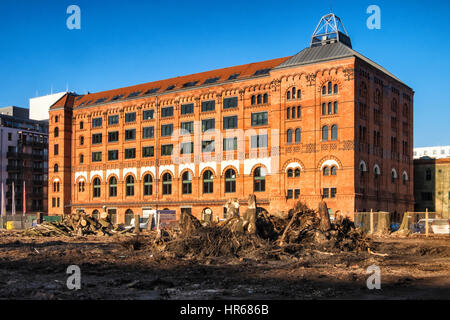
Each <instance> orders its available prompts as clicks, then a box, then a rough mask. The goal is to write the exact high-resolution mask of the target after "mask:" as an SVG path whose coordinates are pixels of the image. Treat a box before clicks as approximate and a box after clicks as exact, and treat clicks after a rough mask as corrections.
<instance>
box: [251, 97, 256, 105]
mask: <svg viewBox="0 0 450 320" xmlns="http://www.w3.org/2000/svg"><path fill="white" fill-rule="evenodd" d="M255 103H256V97H255V96H254V95H253V96H252V105H254V104H255Z"/></svg>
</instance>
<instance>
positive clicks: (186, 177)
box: [182, 171, 192, 194]
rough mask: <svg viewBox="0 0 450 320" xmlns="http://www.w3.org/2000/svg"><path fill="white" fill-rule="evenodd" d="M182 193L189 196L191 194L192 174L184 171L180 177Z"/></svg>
mask: <svg viewBox="0 0 450 320" xmlns="http://www.w3.org/2000/svg"><path fill="white" fill-rule="evenodd" d="M182 180H183V181H182V192H183V194H191V193H192V173H191V172H190V171H186V172H185V173H183V176H182Z"/></svg>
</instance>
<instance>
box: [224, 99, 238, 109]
mask: <svg viewBox="0 0 450 320" xmlns="http://www.w3.org/2000/svg"><path fill="white" fill-rule="evenodd" d="M237 107H238V98H237V97H232V98H224V99H223V108H224V109H232V108H237Z"/></svg>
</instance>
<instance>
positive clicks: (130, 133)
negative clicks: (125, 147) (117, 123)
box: [125, 129, 136, 140]
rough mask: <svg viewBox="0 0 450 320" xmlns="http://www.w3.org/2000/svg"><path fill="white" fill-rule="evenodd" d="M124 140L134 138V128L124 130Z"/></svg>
mask: <svg viewBox="0 0 450 320" xmlns="http://www.w3.org/2000/svg"><path fill="white" fill-rule="evenodd" d="M125 140H136V129H128V130H125Z"/></svg>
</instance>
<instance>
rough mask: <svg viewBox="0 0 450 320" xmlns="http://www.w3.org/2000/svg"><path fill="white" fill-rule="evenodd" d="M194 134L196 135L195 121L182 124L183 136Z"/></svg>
mask: <svg viewBox="0 0 450 320" xmlns="http://www.w3.org/2000/svg"><path fill="white" fill-rule="evenodd" d="M192 133H194V121H189V122H182V123H181V134H192Z"/></svg>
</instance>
